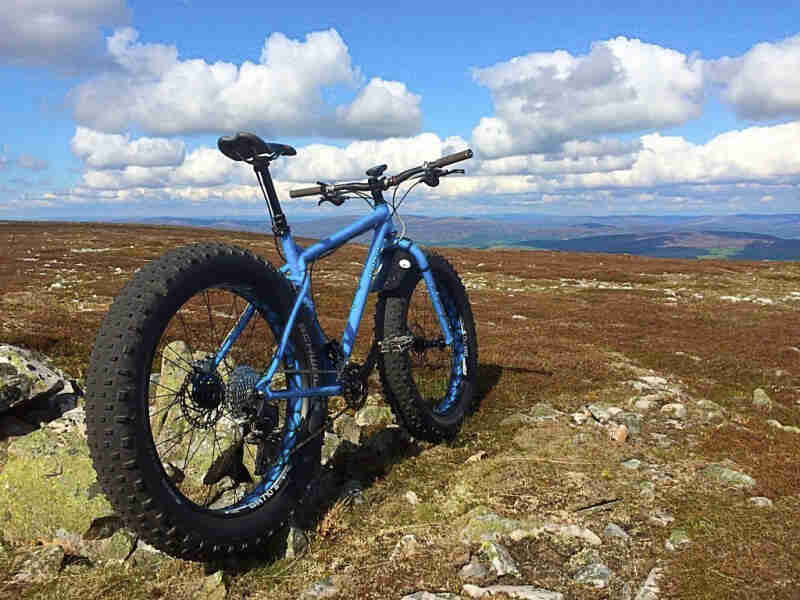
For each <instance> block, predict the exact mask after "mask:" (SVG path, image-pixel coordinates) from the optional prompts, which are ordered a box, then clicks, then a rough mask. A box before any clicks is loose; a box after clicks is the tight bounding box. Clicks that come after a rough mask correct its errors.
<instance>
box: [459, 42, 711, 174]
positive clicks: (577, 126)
mask: <svg viewBox="0 0 800 600" xmlns="http://www.w3.org/2000/svg"><path fill="white" fill-rule="evenodd" d="M474 78H475V80H476V81H477V82H478V83H480V84H481V85H484V86H486V87H487V88H489V91H490V92H491V94H492V99H493V101H494V105H495V111H496V116H494V117H485V118H482V119H481V120H480V122H479V123H478V125H477V126H476V127H475V129H474V130H473V141H474V143H475V146H476V148H477V150H478V151H479V152H481V153H482V154H483V155H484V156H486V157H489V158H499V157H503V156H509V155H513V154H527V153H531V152H553V151H558V150H559V148H560V146H561V144H563V143H564V142H566V141H569V140H574V139H585V138H590V137H593V136H596V135H601V134H608V133H621V132H636V131H642V130H646V129H652V128H657V127H666V126H672V125H678V124H681V123H684V122H686V121H688V120H689V119H692V118H694V117H697V116H699V115H700V113H701V110H702V99H703V69H702V61H700V60H698V59H696V58H693V57H689V56H686V55H685V54H682V53H680V52H677V51H675V50H672V49H669V48H663V47H661V46H657V45H654V44H647V43H644V42H642V41H640V40H636V39H628V38H624V37H618V38H615V39H612V40H608V41H604V42H597V43H595V44H593V45H592V49H591V51H590V52H589V54H586V55H581V56H573V55H572V54H570V53H568V52H565V51H563V50H559V51H556V52H539V53H533V54H528V55H525V56H518V57H515V58H512V59H511V60H509V61H506V62H502V63H498V64H496V65H494V66H491V67H486V68H482V69H475V70H474Z"/></svg>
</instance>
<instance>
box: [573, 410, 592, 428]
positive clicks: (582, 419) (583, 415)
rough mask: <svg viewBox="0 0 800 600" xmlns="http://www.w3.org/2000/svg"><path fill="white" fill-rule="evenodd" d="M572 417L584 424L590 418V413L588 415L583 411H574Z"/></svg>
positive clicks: (576, 421) (579, 423)
mask: <svg viewBox="0 0 800 600" xmlns="http://www.w3.org/2000/svg"><path fill="white" fill-rule="evenodd" d="M570 419H572V421H573V422H574V423H576V424H578V425H583V424H584V423H586V421H587V420H588V419H589V415H587V414H586V413H585V412H583V411H578V412H574V413H572V414H571V415H570Z"/></svg>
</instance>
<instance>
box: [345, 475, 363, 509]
mask: <svg viewBox="0 0 800 600" xmlns="http://www.w3.org/2000/svg"><path fill="white" fill-rule="evenodd" d="M340 497H341V498H346V499H348V500H349V501H350V502H352V503H353V504H364V503H365V502H366V501H367V499H366V498H365V497H364V485H363V484H362V483H361V482H360V481H358V480H357V479H349V480H347V481H345V482H344V485H343V486H342V491H341V494H340Z"/></svg>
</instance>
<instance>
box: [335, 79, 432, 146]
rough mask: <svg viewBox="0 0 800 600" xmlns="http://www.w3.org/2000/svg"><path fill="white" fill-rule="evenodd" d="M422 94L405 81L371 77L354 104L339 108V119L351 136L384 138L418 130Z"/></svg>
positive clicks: (420, 121)
mask: <svg viewBox="0 0 800 600" xmlns="http://www.w3.org/2000/svg"><path fill="white" fill-rule="evenodd" d="M420 99H421V96H418V95H417V94H412V93H411V92H409V91H408V89H407V88H406V85H405V84H404V83H401V82H399V81H385V80H383V79H380V78H379V77H375V78H373V79H371V80H370V82H369V83H368V84H367V86H366V87H365V88H364V89H362V90H361V91H360V92H359V94H358V96H357V97H356V99H355V100H353V102H352V104H350V105H349V106H341V107H339V108H337V110H336V113H337V118H338V120H339V123H341V124H342V125H343V126H344V128H345V129H347V130H348V131H350V132H351V133H350V135H351V136H352V137H358V138H381V137H387V136H392V135H396V136H399V135H406V134H408V133H409V132H414V131H419V129H420V127H421V125H422V111H421V110H420V107H419V103H420Z"/></svg>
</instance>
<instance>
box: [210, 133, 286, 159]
mask: <svg viewBox="0 0 800 600" xmlns="http://www.w3.org/2000/svg"><path fill="white" fill-rule="evenodd" d="M217 147H218V148H219V150H220V152H222V153H223V154H224V155H225V156H227V157H228V158H230V159H233V160H243V161H245V162H253V159H255V158H258V157H261V158H265V159H268V160H272V159H273V158H277V157H278V156H294V155H295V154H297V151H296V150H295V149H294V148H292V147H291V146H287V145H285V144H276V143H274V142H265V141H264V140H262V139H261V138H260V137H258V136H257V135H256V134H255V133H246V132H244V131H240V132H239V133H237V134H236V135H226V136H223V137H221V138H219V140H217Z"/></svg>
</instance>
